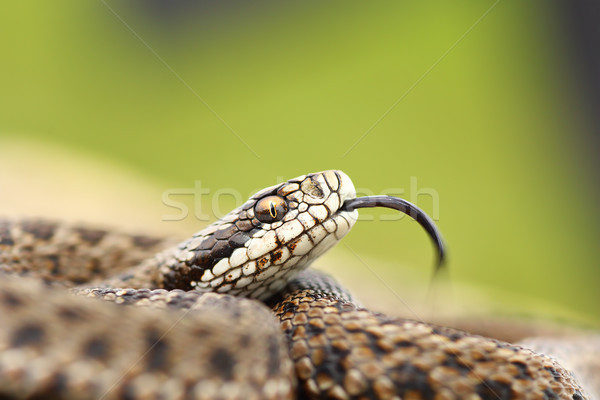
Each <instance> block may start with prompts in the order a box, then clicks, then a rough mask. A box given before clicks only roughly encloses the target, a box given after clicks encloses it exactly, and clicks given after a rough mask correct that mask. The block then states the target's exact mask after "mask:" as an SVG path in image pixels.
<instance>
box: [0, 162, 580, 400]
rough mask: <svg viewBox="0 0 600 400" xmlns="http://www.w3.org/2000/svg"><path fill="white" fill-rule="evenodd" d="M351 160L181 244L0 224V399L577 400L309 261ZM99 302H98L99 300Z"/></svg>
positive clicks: (506, 354) (490, 347) (352, 208)
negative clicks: (369, 302)
mask: <svg viewBox="0 0 600 400" xmlns="http://www.w3.org/2000/svg"><path fill="white" fill-rule="evenodd" d="M391 203H394V205H393V206H392V207H394V208H396V209H398V210H400V211H403V212H405V213H408V214H410V215H411V216H412V217H413V218H415V219H416V220H417V221H418V222H419V223H420V224H421V225H422V226H423V227H425V229H426V230H427V231H428V232H429V234H430V236H431V237H432V238H433V239H434V240H435V241H436V246H437V248H438V250H439V251H440V255H443V247H442V245H443V244H442V242H441V239H440V237H439V234H437V231H436V229H435V227H434V225H433V222H432V221H431V220H429V219H428V217H427V216H426V215H425V214H424V213H422V212H421V211H420V210H418V209H417V208H416V207H414V206H412V205H410V203H406V202H403V201H401V200H400V199H398V200H397V201H396V200H394V199H391V198H384V197H380V196H372V197H371V198H358V199H357V198H356V194H355V189H354V186H353V184H352V182H351V180H350V179H349V178H348V176H347V175H345V174H344V173H343V172H341V171H324V172H320V173H314V174H309V175H304V176H300V177H297V178H294V179H291V180H289V181H287V182H284V183H282V184H279V185H276V186H273V187H269V188H266V189H264V190H262V191H260V192H258V193H256V194H255V195H254V196H252V197H251V198H250V199H249V200H248V201H247V202H246V203H245V204H243V205H242V206H241V207H239V208H237V209H235V210H233V211H231V212H230V213H229V214H228V215H227V216H225V217H224V218H222V219H221V220H219V221H217V222H215V223H214V224H212V225H210V226H209V227H207V228H206V229H204V230H202V231H200V232H198V233H196V234H195V235H193V236H192V237H191V238H189V239H187V240H186V241H184V242H182V243H179V244H176V243H173V242H172V241H171V240H169V239H156V238H153V237H147V236H139V235H138V236H136V235H130V234H125V233H119V232H113V231H105V230H101V229H92V228H87V227H81V226H75V225H68V224H65V223H55V222H48V221H44V220H10V219H6V220H0V273H2V276H1V279H0V312H1V322H0V324H1V325H0V398H1V399H9V398H11V399H12V398H20V399H23V398H26V399H46V398H52V399H63V398H66V399H135V400H137V399H157V400H158V399H291V398H310V399H319V398H331V399H406V400H409V399H432V400H451V399H473V400H475V399H572V400H583V399H588V398H589V397H588V396H587V395H586V394H585V393H584V391H583V390H582V388H581V387H580V386H579V384H578V383H577V382H576V381H575V378H574V377H573V376H572V374H571V373H570V372H569V371H567V370H565V369H564V368H563V367H561V366H560V365H559V364H558V363H557V362H556V361H554V360H553V359H551V358H549V357H546V356H544V355H540V354H536V353H534V352H533V351H530V350H527V349H525V348H522V347H519V346H515V345H511V344H509V343H504V342H500V341H496V340H493V339H488V338H484V337H480V336H475V335H470V334H468V333H465V332H462V331H459V330H454V329H450V328H444V327H439V326H435V325H431V324H427V323H424V322H419V321H412V320H407V319H400V318H392V317H388V316H386V315H383V314H379V313H376V312H372V311H370V310H368V309H365V308H363V307H362V306H361V305H360V303H359V302H358V301H357V300H356V299H354V298H353V297H352V295H351V294H350V293H348V292H347V291H346V290H345V289H344V288H343V287H341V286H340V285H339V284H338V283H337V282H336V281H335V280H334V279H333V278H332V277H330V276H328V275H326V274H323V273H320V272H318V271H315V270H312V269H310V268H308V269H307V267H308V266H309V265H310V263H311V262H312V261H313V260H315V259H316V258H317V257H319V256H320V255H322V254H323V253H324V252H325V251H327V250H328V249H329V248H331V247H332V246H333V245H335V244H336V243H337V242H338V241H339V240H340V239H341V238H342V237H343V236H344V235H345V234H346V233H347V232H348V231H349V230H350V229H351V227H352V226H353V224H354V222H355V221H356V219H357V216H358V211H357V210H356V209H357V208H361V207H373V206H390V204H391ZM100 300H103V301H100Z"/></svg>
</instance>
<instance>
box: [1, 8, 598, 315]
mask: <svg viewBox="0 0 600 400" xmlns="http://www.w3.org/2000/svg"><path fill="white" fill-rule="evenodd" d="M552 4H554V5H552ZM552 4H549V3H548V2H545V1H531V2H518V1H500V2H495V3H494V2H492V1H484V2H472V1H458V2H441V1H437V2H412V1H385V2H377V3H368V2H361V1H344V2H339V1H338V2H315V1H308V2H266V1H262V2H253V3H252V4H249V3H246V2H242V1H238V2H185V1H157V0H154V1H129V2H118V1H113V0H110V1H107V2H106V3H103V2H101V1H92V2H77V1H53V2H42V1H37V2H36V1H34V2H5V3H4V4H2V5H1V6H0V45H1V47H0V52H1V64H0V70H1V71H2V73H1V74H0V139H2V138H12V139H14V138H19V139H28V140H31V141H33V142H35V143H40V144H41V145H42V146H59V147H62V148H66V149H68V150H69V151H70V152H72V153H73V154H79V155H82V154H83V155H85V157H101V158H102V159H104V160H110V162H115V163H117V164H119V165H122V166H123V168H127V169H132V170H135V171H137V172H138V173H139V174H141V175H143V176H144V177H146V178H147V179H149V180H151V181H152V182H154V184H155V185H156V186H157V187H160V188H161V189H162V190H166V189H168V188H182V187H183V188H186V187H193V185H194V181H196V180H201V182H202V186H203V187H205V188H209V189H210V190H211V193H212V194H214V193H215V192H216V191H217V190H218V189H222V188H236V189H237V190H239V192H240V193H242V194H243V195H244V196H246V195H248V194H249V193H250V192H251V191H252V190H254V189H257V188H260V187H264V186H267V185H271V184H275V183H277V181H279V180H281V179H287V178H291V177H294V176H297V175H300V174H303V173H306V172H313V171H319V170H323V169H332V168H333V169H341V170H343V171H345V172H346V173H347V174H348V175H349V176H350V177H351V178H352V179H353V181H354V183H355V185H356V186H357V188H362V189H363V191H365V192H369V191H370V192H372V193H380V192H383V191H386V190H393V191H395V192H396V193H398V192H399V191H401V190H404V194H403V196H404V197H405V198H407V199H409V200H410V199H412V200H415V201H416V202H417V203H418V204H419V206H421V207H422V208H423V209H425V210H426V211H428V212H430V213H432V214H434V215H435V216H437V220H438V223H439V226H440V229H441V230H442V232H443V233H444V235H445V238H446V240H447V242H448V246H449V250H450V260H451V262H450V265H449V267H450V275H451V278H452V280H453V281H454V282H459V283H460V282H465V283H467V284H470V285H473V286H477V287H479V288H482V290H483V291H489V292H490V293H497V292H499V293H502V295H500V297H499V298H497V299H496V300H497V301H499V302H500V303H502V301H503V299H509V298H511V296H514V295H519V296H523V295H524V296H526V297H527V298H529V297H530V298H536V299H540V300H541V301H543V302H544V304H546V305H547V308H548V309H549V310H553V309H558V308H560V309H562V310H568V311H569V312H570V313H572V315H576V316H578V317H583V318H584V319H587V320H588V321H596V322H599V321H600V312H599V310H600V294H599V291H598V282H599V281H600V269H599V268H598V265H597V257H598V239H599V238H600V230H599V228H598V226H599V222H600V221H599V219H600V218H599V215H600V214H599V213H598V211H597V208H596V204H597V203H598V190H597V189H598V186H597V183H598V174H597V164H595V161H594V157H595V151H589V149H590V148H591V147H592V145H591V144H590V143H589V142H588V141H587V140H588V139H589V132H591V131H592V130H593V129H594V128H593V127H591V124H592V122H593V121H592V120H591V119H588V115H587V114H586V108H585V103H586V99H585V97H584V96H583V95H582V93H581V92H580V91H579V90H578V89H577V85H576V78H575V77H574V75H576V74H575V73H574V72H573V61H572V54H570V53H569V50H568V49H569V46H570V44H569V39H568V37H566V36H565V35H566V34H565V31H564V29H565V25H564V24H563V16H564V15H563V14H562V13H561V8H560V7H557V6H556V4H557V3H552ZM1 143H2V142H1V141H0V145H1ZM18 156H19V157H20V158H21V159H22V160H28V158H30V157H31V158H33V156H32V154H30V153H29V152H27V151H23V152H22V154H18ZM34 161H35V160H33V159H32V160H31V162H34ZM40 168H43V166H40ZM11 173H15V174H18V171H12V172H11ZM61 179H68V177H67V176H60V177H57V180H61ZM411 179H412V180H413V181H414V180H415V179H416V182H417V188H418V189H428V190H430V191H431V190H433V191H434V192H435V193H437V195H438V196H439V207H438V206H436V204H435V202H434V201H433V200H432V198H431V197H430V196H427V195H422V194H421V195H419V196H417V193H416V192H415V187H411ZM25 183H26V182H24V184H25ZM0 184H1V182H0ZM98 184H101V183H98ZM0 190H1V187H0ZM0 193H1V192H0ZM203 200H204V201H205V204H207V205H210V204H211V203H210V202H211V197H210V196H205V197H203ZM136 201H139V202H140V203H141V202H142V201H147V202H155V203H160V202H161V198H160V197H158V196H157V197H156V198H151V199H138V200H136ZM234 205H235V204H234V202H233V200H232V199H231V198H223V204H221V208H222V209H227V208H228V207H229V208H230V207H233V206H234ZM0 211H1V210H0ZM33 211H35V210H33ZM169 211H171V210H169V209H165V213H169ZM2 213H4V212H2ZM33 213H35V212H33ZM366 214H369V215H375V216H376V218H375V220H374V221H363V222H361V223H359V224H358V225H357V226H356V227H355V228H354V230H353V232H352V233H351V234H350V235H349V236H348V237H347V238H346V239H345V243H346V244H347V246H346V247H344V246H341V248H340V250H339V252H340V254H341V253H350V256H352V254H353V253H356V254H359V255H361V257H364V258H365V259H369V260H380V261H381V265H386V266H388V265H391V266H392V267H390V268H392V269H393V271H391V272H389V275H386V276H389V277H388V278H386V279H390V280H393V279H400V280H401V279H402V274H403V272H402V271H409V272H410V273H416V274H417V275H419V276H421V277H422V281H423V282H425V283H426V282H427V279H428V278H427V277H428V275H429V274H430V272H431V266H430V265H431V263H432V260H433V255H432V251H431V245H430V243H429V242H428V240H427V239H426V236H425V234H424V233H423V232H422V231H421V230H420V229H419V227H418V226H417V225H416V224H414V223H409V222H408V219H403V220H402V221H400V222H399V221H395V222H390V221H380V220H379V218H377V216H380V215H381V214H383V213H382V212H379V213H377V212H373V213H372V214H370V213H369V212H367V213H366ZM386 215H389V212H388V213H386ZM55 217H60V210H57V215H56V216H55ZM190 218H191V217H190ZM107 222H109V221H107ZM155 222H156V223H157V224H160V223H161V221H160V219H159V218H156V221H155ZM193 222H194V221H192V223H193ZM163 223H164V222H163ZM188 223H189V221H188ZM349 249H351V250H352V251H350V250H349ZM346 255H347V254H346ZM369 262H370V263H371V265H374V268H377V263H378V261H369ZM398 264H401V265H402V268H403V269H398V268H400V267H398ZM386 268H387V267H386ZM382 273H383V272H382ZM365 279H372V277H371V278H369V277H365Z"/></svg>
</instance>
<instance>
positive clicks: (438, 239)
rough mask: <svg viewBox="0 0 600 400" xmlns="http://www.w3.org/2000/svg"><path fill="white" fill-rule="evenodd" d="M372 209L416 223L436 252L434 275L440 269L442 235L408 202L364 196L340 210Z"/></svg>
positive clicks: (390, 197) (429, 219) (398, 199)
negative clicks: (388, 211)
mask: <svg viewBox="0 0 600 400" xmlns="http://www.w3.org/2000/svg"><path fill="white" fill-rule="evenodd" d="M372 207H386V208H392V209H394V210H397V211H400V212H402V213H404V214H406V215H408V216H410V217H411V218H412V219H414V220H415V221H417V222H418V223H419V225H421V226H422V227H423V228H424V229H425V231H427V234H428V235H429V237H430V238H431V240H433V244H434V246H435V248H436V250H437V263H436V266H435V274H434V276H435V275H436V274H437V272H438V271H440V270H441V269H442V267H443V266H444V262H445V257H446V250H445V247H444V241H443V239H442V235H441V233H440V231H439V230H438V228H437V226H436V225H435V222H433V220H432V219H431V218H430V217H429V216H428V215H427V214H426V213H425V211H423V210H421V209H420V208H419V207H417V206H415V205H414V204H412V203H409V202H408V201H406V200H404V199H401V198H398V197H392V196H366V197H358V198H355V199H349V200H346V201H345V202H344V204H343V206H342V210H346V211H352V210H355V209H357V208H372Z"/></svg>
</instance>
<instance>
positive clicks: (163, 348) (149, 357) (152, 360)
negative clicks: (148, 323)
mask: <svg viewBox="0 0 600 400" xmlns="http://www.w3.org/2000/svg"><path fill="white" fill-rule="evenodd" d="M146 345H147V346H148V349H149V350H148V353H147V354H146V369H148V370H149V371H164V372H166V371H167V368H168V361H169V344H168V343H167V341H166V340H165V338H164V337H162V335H161V334H160V332H157V331H156V330H154V329H153V328H149V329H148V332H147V333H146Z"/></svg>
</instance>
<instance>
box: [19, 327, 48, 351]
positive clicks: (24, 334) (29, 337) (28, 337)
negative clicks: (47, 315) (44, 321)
mask: <svg viewBox="0 0 600 400" xmlns="http://www.w3.org/2000/svg"><path fill="white" fill-rule="evenodd" d="M44 336H45V332H44V329H43V328H42V327H41V326H39V325H37V324H34V323H28V324H26V325H23V326H21V327H20V328H19V329H17V330H16V331H14V332H13V336H12V339H11V344H12V346H13V347H23V346H30V345H35V344H39V343H40V342H41V341H42V340H44Z"/></svg>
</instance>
